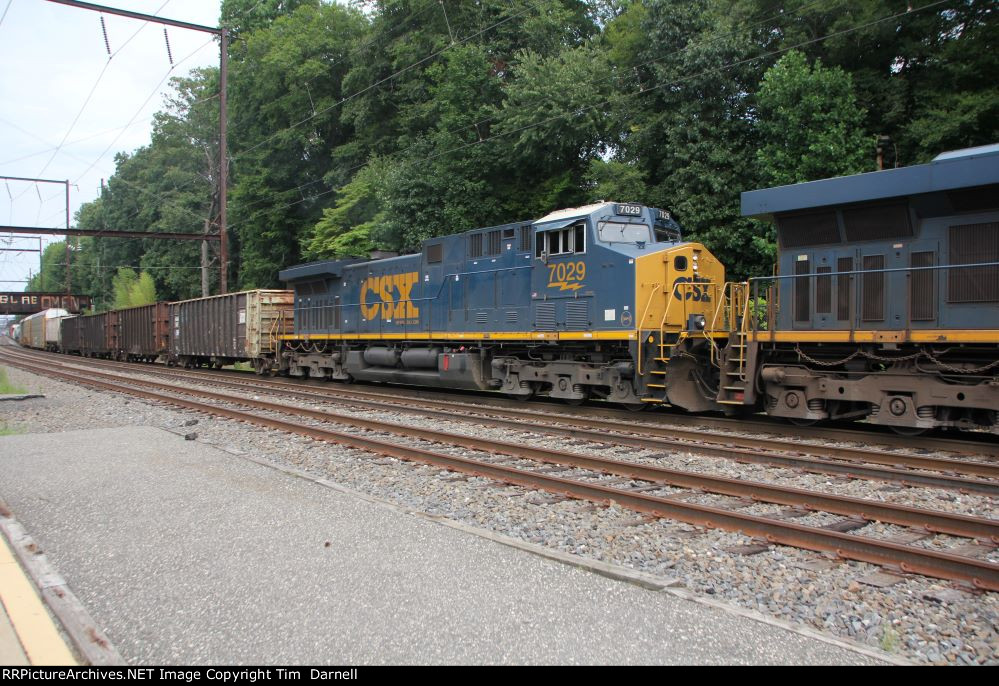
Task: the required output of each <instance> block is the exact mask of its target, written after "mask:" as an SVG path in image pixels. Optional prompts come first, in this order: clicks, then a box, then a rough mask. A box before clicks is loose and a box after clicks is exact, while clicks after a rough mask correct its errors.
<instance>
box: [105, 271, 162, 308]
mask: <svg viewBox="0 0 999 686" xmlns="http://www.w3.org/2000/svg"><path fill="white" fill-rule="evenodd" d="M112 284H113V287H114V309H120V308H123V307H138V306H139V305H151V304H153V303H154V302H156V284H155V283H154V282H153V277H152V276H150V275H149V274H147V273H146V272H142V273H140V274H136V273H135V270H134V269H129V268H128V267H121V268H119V269H118V273H117V274H115V276H114V278H113V279H112Z"/></svg>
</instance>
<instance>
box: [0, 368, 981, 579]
mask: <svg viewBox="0 0 999 686" xmlns="http://www.w3.org/2000/svg"><path fill="white" fill-rule="evenodd" d="M11 364H14V365H15V366H22V365H23V366H25V367H31V368H33V369H39V371H40V373H42V374H45V375H48V376H55V377H57V378H63V379H67V380H70V381H74V382H76V383H83V384H85V385H90V386H92V387H96V388H102V389H105V390H110V391H114V392H121V393H128V394H130V395H134V396H137V397H141V398H145V399H148V400H154V401H158V402H164V403H167V404H171V405H175V406H180V407H185V408H187V409H191V410H197V411H200V412H204V413H206V414H209V415H214V416H220V417H225V418H228V419H235V420H239V421H244V422H248V423H252V424H257V425H259V426H266V427H268V428H273V429H277V430H279V431H285V432H288V433H296V434H299V435H302V436H308V437H310V438H314V439H317V440H321V441H324V442H330V443H337V444H340V445H348V446H351V447H354V448H358V449H361V450H366V451H369V452H374V453H377V454H381V455H387V456H391V457H395V458H398V459H403V460H413V461H418V462H422V463H425V464H432V465H437V466H443V467H445V468H447V469H450V470H453V471H458V472H462V473H466V474H471V475H474V476H482V477H485V478H490V479H494V480H497V481H501V482H504V483H509V484H513V485H517V486H522V487H526V488H531V489H537V488H541V489H544V490H548V491H552V492H555V493H561V494H564V495H567V496H570V497H575V498H581V499H585V500H591V501H595V502H598V503H617V504H619V505H622V506H624V507H627V508H629V509H633V510H635V511H638V512H645V513H648V514H652V515H654V516H657V517H667V518H671V519H676V520H678V521H683V522H687V523H689V524H694V525H698V526H704V527H707V528H709V529H710V528H720V529H725V530H728V531H736V532H740V533H742V534H744V535H748V536H757V537H761V538H765V539H766V540H768V541H769V542H772V543H783V544H787V545H792V546H795V547H799V548H806V549H809V550H819V551H831V552H834V553H836V554H837V555H838V556H840V557H843V558H847V559H854V560H859V561H862V562H869V563H872V564H877V565H898V566H899V567H900V568H901V569H902V570H903V571H907V572H914V573H918V574H923V575H926V576H933V577H939V578H946V579H958V580H961V581H966V582H969V583H971V584H973V585H974V586H976V587H978V588H983V589H988V590H994V591H999V565H996V564H992V563H990V562H986V561H983V560H978V559H975V558H970V557H965V556H961V555H954V554H951V553H945V552H940V551H934V550H930V549H926V548H917V547H915V546H909V545H903V544H899V543H892V542H890V541H880V540H876V539H865V538H862V537H859V536H855V535H850V534H845V533H840V532H837V531H831V530H828V529H821V528H817V527H811V526H806V525H803V524H796V523H793V522H786V521H780V520H774V519H770V518H767V517H761V516H757V515H749V514H745V513H740V512H735V511H729V510H724V509H721V508H717V507H711V506H707V505H697V504H693V503H684V502H681V501H678V500H674V499H670V498H668V497H660V496H653V495H647V494H644V493H640V492H635V491H625V490H622V489H618V488H613V487H609V486H603V485H600V484H594V483H584V482H580V481H576V480H572V479H564V478H560V477H556V476H550V475H547V474H541V473H537V472H530V471H525V470H522V469H517V468H514V467H508V466H505V465H498V464H490V463H487V462H482V461H478V460H473V459H469V458H464V457H457V456H454V455H446V454H443V453H437V452H433V451H429V450H424V449H422V448H415V447H409V446H403V445H399V444H397V443H390V442H387V441H382V440H379V439H374V438H368V437H364V436H358V435H354V434H346V433H342V432H338V431H332V430H329V429H324V428H320V427H314V426H302V425H300V424H295V423H294V422H290V421H285V420H279V419H273V418H270V417H263V416H261V415H257V414H253V413H249V412H242V411H238V410H233V409H230V408H223V407H219V406H217V405H210V404H206V403H202V402H198V401H196V400H187V399H184V398H177V397H175V396H170V395H164V394H162V393H156V392H152V391H144V390H141V389H137V388H130V387H127V386H124V387H123V386H121V385H120V384H114V383H109V382H104V381H100V380H98V379H94V378H88V377H87V376H86V375H87V374H88V373H89V372H77V373H75V374H74V373H69V372H65V371H57V370H55V369H51V368H38V367H35V366H34V365H30V364H26V363H23V362H20V361H17V362H14V363H11ZM128 381H135V380H132V379H129V380H128ZM147 383H155V382H147Z"/></svg>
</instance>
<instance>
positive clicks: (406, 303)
mask: <svg viewBox="0 0 999 686" xmlns="http://www.w3.org/2000/svg"><path fill="white" fill-rule="evenodd" d="M419 279H420V275H419V274H418V273H417V272H409V273H408V274H387V275H385V276H369V277H368V278H366V279H365V280H364V281H363V282H362V283H361V314H363V315H364V317H365V318H366V319H377V318H378V317H379V316H381V318H382V319H385V320H386V321H387V320H389V319H416V318H418V317H419V316H420V308H418V307H417V306H416V305H414V304H413V302H412V299H411V298H412V296H411V295H410V294H411V293H412V290H413V284H415V283H416V282H417V281H419Z"/></svg>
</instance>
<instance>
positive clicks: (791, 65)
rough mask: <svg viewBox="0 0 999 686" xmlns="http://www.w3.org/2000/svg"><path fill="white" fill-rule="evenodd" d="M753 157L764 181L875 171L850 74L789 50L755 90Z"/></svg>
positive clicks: (789, 181) (781, 182)
mask: <svg viewBox="0 0 999 686" xmlns="http://www.w3.org/2000/svg"><path fill="white" fill-rule="evenodd" d="M756 97H757V116H758V119H757V122H756V127H757V131H758V133H759V138H760V147H759V149H758V150H757V152H756V159H757V161H758V162H759V164H760V171H761V178H762V180H763V182H764V183H766V184H769V185H773V186H783V185H787V184H792V183H801V182H803V181H814V180H816V179H824V178H827V177H831V176H845V175H847V174H858V173H860V172H864V171H872V170H873V169H874V155H873V148H874V139H873V138H872V137H871V136H867V135H865V133H864V131H863V129H862V122H863V120H864V112H863V110H861V109H860V108H859V107H858V106H857V100H856V98H855V97H854V94H853V83H852V81H851V79H850V75H849V74H847V73H845V72H844V71H843V70H842V69H839V68H838V67H834V68H831V69H830V68H826V67H823V66H822V62H821V60H816V61H815V65H814V66H809V64H808V60H807V58H806V57H805V55H804V54H802V53H800V52H798V51H796V50H795V51H792V52H789V53H787V54H786V55H784V56H783V57H782V58H781V59H780V61H778V62H777V64H775V65H774V66H773V67H771V68H770V69H768V70H767V72H766V74H764V75H763V82H762V83H761V84H760V88H759V90H758V91H757V95H756Z"/></svg>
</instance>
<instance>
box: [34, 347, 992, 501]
mask: <svg viewBox="0 0 999 686" xmlns="http://www.w3.org/2000/svg"><path fill="white" fill-rule="evenodd" d="M19 352H21V354H25V355H28V356H32V355H36V354H37V353H35V352H33V351H32V352H24V351H19ZM46 357H47V360H48V361H50V362H51V363H55V364H59V365H72V364H74V363H76V364H77V365H84V364H85V365H92V364H93V363H94V362H95V361H94V360H87V361H86V362H83V361H82V360H79V359H77V358H66V357H65V356H60V355H50V356H46ZM97 362H98V366H102V367H104V368H108V369H121V370H125V371H128V372H130V373H135V374H143V375H150V376H156V377H160V378H175V379H182V380H185V381H189V382H200V383H210V384H212V385H214V386H222V387H228V388H243V389H252V390H253V392H256V393H259V392H266V393H270V394H275V395H279V396H285V397H294V398H299V399H302V400H306V401H309V402H330V401H335V402H337V403H343V404H348V405H353V406H355V407H363V408H367V409H374V410H383V411H392V412H405V413H407V414H414V415H418V416H423V417H428V418H441V419H447V420H448V421H459V422H461V421H464V422H472V423H475V424H477V425H484V426H493V427H498V428H504V429H512V430H516V431H531V432H536V433H543V434H548V435H555V436H568V437H571V438H574V439H581V440H588V441H594V442H597V443H607V444H612V445H628V446H632V447H637V448H642V449H648V450H668V451H683V452H689V453H693V454H698V455H705V456H709V457H715V458H723V459H730V460H736V461H740V462H752V463H761V464H770V465H778V466H784V467H790V468H793V469H800V470H802V471H807V472H812V473H826V474H838V475H843V476H847V477H853V478H865V479H877V480H885V481H893V482H896V483H900V484H903V485H908V486H931V487H938V488H948V489H956V490H960V491H964V492H974V493H982V494H986V495H999V463H994V462H982V461H967V460H959V459H952V458H945V457H930V456H925V455H912V454H905V453H894V452H890V451H888V450H886V449H883V448H877V447H874V448H849V447H842V446H831V445H820V444H804V443H796V442H793V441H789V440H786V439H779V438H767V437H749V436H733V435H730V434H711V433H709V432H704V431H695V430H692V429H684V428H680V427H669V426H662V425H657V424H637V423H635V422H623V421H618V420H612V419H600V418H595V417H578V416H567V415H553V414H551V413H549V414H547V415H542V414H540V413H537V412H534V411H531V410H524V409H514V408H508V407H507V408H504V407H494V406H481V405H466V404H464V403H459V402H455V401H451V400H431V399H427V398H420V399H419V400H412V401H408V402H407V401H406V400H405V399H399V398H398V397H397V396H394V395H393V396H389V397H388V399H386V396H385V394H382V393H377V392H372V391H368V390H359V389H354V388H350V387H344V386H340V385H337V386H334V387H329V388H315V389H314V390H307V389H309V388H313V387H305V388H303V387H302V386H301V385H298V384H295V383H289V382H281V381H275V380H273V379H271V380H263V379H261V378H260V377H257V376H249V377H246V378H238V377H240V376H241V375H238V374H221V375H220V374H217V373H205V372H191V371H188V370H183V371H182V370H170V369H166V368H162V367H154V366H150V365H137V364H131V363H124V362H110V361H104V360H101V361H97ZM414 402H418V403H419V405H418V406H415V405H414V404H413V403H414ZM549 409H550V408H549ZM875 465H885V466H875ZM919 470H922V471H919ZM925 470H929V472H927V471H925ZM982 477H984V478H982Z"/></svg>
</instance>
